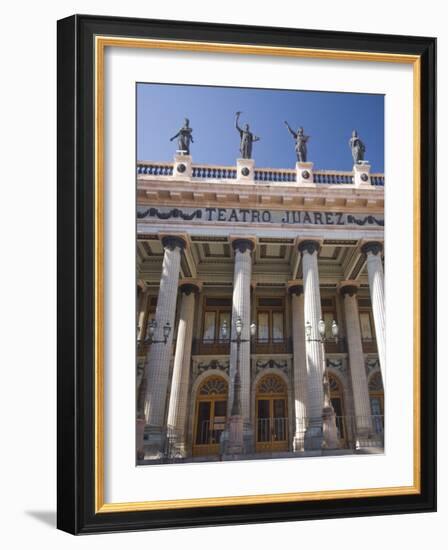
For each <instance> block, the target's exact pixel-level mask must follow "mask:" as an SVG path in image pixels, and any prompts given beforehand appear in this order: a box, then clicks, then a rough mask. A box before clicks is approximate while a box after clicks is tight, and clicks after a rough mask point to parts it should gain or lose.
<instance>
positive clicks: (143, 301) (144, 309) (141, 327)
mask: <svg viewBox="0 0 448 550" xmlns="http://www.w3.org/2000/svg"><path fill="white" fill-rule="evenodd" d="M148 300H149V293H148V287H147V286H145V287H144V288H143V289H142V291H141V293H140V300H139V304H138V319H137V341H138V342H141V341H143V340H144V339H145V336H146V325H147V324H148Z"/></svg>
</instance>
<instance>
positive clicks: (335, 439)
mask: <svg viewBox="0 0 448 550" xmlns="http://www.w3.org/2000/svg"><path fill="white" fill-rule="evenodd" d="M322 418H323V435H324V440H323V444H322V447H323V448H324V449H329V450H330V449H331V450H333V449H339V447H340V444H339V434H338V428H337V426H336V415H335V413H334V410H333V407H325V408H324V410H323V414H322Z"/></svg>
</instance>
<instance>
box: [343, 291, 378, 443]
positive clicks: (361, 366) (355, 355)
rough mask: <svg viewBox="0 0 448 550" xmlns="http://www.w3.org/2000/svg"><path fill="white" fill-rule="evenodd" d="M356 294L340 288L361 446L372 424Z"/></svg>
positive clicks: (356, 424) (356, 423)
mask: <svg viewBox="0 0 448 550" xmlns="http://www.w3.org/2000/svg"><path fill="white" fill-rule="evenodd" d="M356 292H357V287H356V286H354V285H345V286H342V287H341V294H342V296H343V299H344V309H345V324H346V333H347V345H348V354H349V360H350V377H351V382H352V389H353V402H354V408H355V418H356V419H355V426H356V432H357V436H358V437H357V438H358V442H359V444H360V445H362V439H363V438H365V437H367V436H368V435H369V434H370V433H371V431H372V424H371V416H370V415H371V412H370V399H369V388H368V385H367V375H366V368H365V360H364V350H363V347H362V338H361V326H360V323H359V311H358V301H357V298H356Z"/></svg>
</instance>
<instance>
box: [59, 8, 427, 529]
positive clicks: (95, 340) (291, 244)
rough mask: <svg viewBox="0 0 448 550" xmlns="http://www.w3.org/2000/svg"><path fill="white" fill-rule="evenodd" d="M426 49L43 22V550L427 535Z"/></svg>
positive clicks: (191, 27) (127, 23)
mask: <svg viewBox="0 0 448 550" xmlns="http://www.w3.org/2000/svg"><path fill="white" fill-rule="evenodd" d="M435 50H436V43H435V39H433V38H423V37H404V36H384V35H365V34H354V33H342V32H330V31H315V30H299V29H274V28H264V27H247V26H244V27H243V26H233V25H218V24H211V23H210V24H209V23H207V24H206V23H190V22H177V21H155V20H139V19H126V18H112V17H96V16H87V15H86V16H84V15H82V16H72V17H69V18H67V19H63V20H61V21H59V22H58V282H59V284H58V527H59V528H60V529H63V530H65V531H68V532H70V533H73V534H81V533H95V532H108V531H124V530H136V529H156V528H157V529H158V528H167V527H185V526H202V525H225V524H236V523H255V522H268V521H287V520H303V519H315V518H331V517H350V516H361V515H373V514H392V513H395V514H397V513H405V512H423V511H434V510H435V507H436V490H435V479H436V466H435V457H436V453H435V451H436V445H435V433H436V431H435V420H436V418H435V410H436V404H435V397H436V393H435V381H436V376H435V355H436V348H435V334H436V329H435V292H436V291H435V273H436V270H435V265H436V256H435V223H436V220H435Z"/></svg>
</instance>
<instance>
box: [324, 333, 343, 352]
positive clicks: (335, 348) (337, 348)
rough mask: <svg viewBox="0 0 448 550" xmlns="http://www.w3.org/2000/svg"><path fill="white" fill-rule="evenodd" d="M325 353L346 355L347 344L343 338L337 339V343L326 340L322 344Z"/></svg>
mask: <svg viewBox="0 0 448 550" xmlns="http://www.w3.org/2000/svg"><path fill="white" fill-rule="evenodd" d="M324 346H325V353H347V342H346V340H345V338H342V337H339V338H338V341H337V342H335V341H334V340H326V341H325V342H324Z"/></svg>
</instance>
